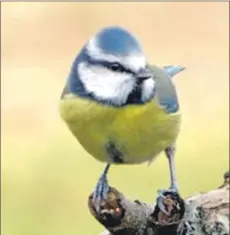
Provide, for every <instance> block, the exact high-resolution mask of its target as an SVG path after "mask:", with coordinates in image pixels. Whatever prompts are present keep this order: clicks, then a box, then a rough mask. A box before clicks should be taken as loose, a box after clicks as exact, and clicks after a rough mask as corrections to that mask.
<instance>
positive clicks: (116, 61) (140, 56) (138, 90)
mask: <svg viewBox="0 0 230 235" xmlns="http://www.w3.org/2000/svg"><path fill="white" fill-rule="evenodd" d="M183 69H184V67H182V66H165V67H163V68H159V67H157V66H153V65H149V64H148V63H147V61H146V57H145V55H144V53H143V50H142V48H141V46H140V44H139V42H138V41H137V39H136V38H135V37H134V36H133V35H132V34H130V33H129V32H128V31H127V30H125V29H123V28H121V27H107V28H104V29H102V30H101V31H99V32H98V33H97V34H96V35H95V36H93V37H91V38H90V39H89V40H88V42H87V43H86V44H85V45H84V46H83V48H82V50H81V51H80V52H79V54H78V55H77V56H76V58H75V60H74V62H73V64H72V68H71V70H70V73H69V76H68V78H67V82H66V85H65V87H64V89H63V92H62V95H61V99H60V115H61V117H62V119H63V120H64V121H65V123H66V124H67V126H68V128H69V130H70V131H71V132H72V133H73V135H74V136H75V137H76V138H77V140H78V141H79V143H80V144H81V145H82V146H83V148H84V149H85V150H86V151H87V152H88V153H89V154H90V155H92V156H93V157H94V158H96V159H98V160H99V161H101V162H106V163H107V165H106V167H105V169H104V171H103V173H102V175H101V177H100V179H99V181H98V183H97V186H96V189H95V190H94V193H93V201H94V203H95V205H96V207H97V208H96V209H97V210H99V209H100V202H101V201H102V200H105V199H106V197H107V194H108V190H109V186H108V181H107V173H108V170H109V167H110V165H111V164H140V163H143V162H146V161H152V160H153V159H155V158H156V156H157V155H159V153H161V152H162V151H164V152H165V154H166V156H167V157H168V160H169V167H170V176H171V187H170V188H171V189H172V190H177V184H176V177H175V167H174V152H175V150H174V145H175V142H176V139H177V136H178V134H179V130H180V112H179V104H178V99H177V94H176V90H175V87H174V85H173V83H172V77H173V76H174V75H176V74H178V73H179V72H180V71H182V70H183Z"/></svg>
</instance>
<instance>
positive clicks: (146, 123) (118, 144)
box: [61, 99, 179, 163]
mask: <svg viewBox="0 0 230 235" xmlns="http://www.w3.org/2000/svg"><path fill="white" fill-rule="evenodd" d="M61 115H62V118H63V119H64V120H65V122H66V123H67V125H68V126H69V129H70V130H71V132H72V133H73V134H74V135H75V136H76V138H77V139H78V140H79V142H80V143H81V144H82V146H83V147H84V148H85V149H86V150H87V151H88V152H89V153H90V154H92V155H93V156H94V157H96V158H97V159H99V160H101V161H107V160H108V155H112V157H113V158H114V159H113V160H114V161H116V162H122V161H124V162H128V163H138V162H144V161H146V160H149V158H150V157H151V156H153V155H156V154H158V153H159V152H160V151H161V150H163V149H164V148H165V147H166V146H167V145H168V144H171V143H172V142H173V141H174V140H175V138H176V136H177V134H178V127H179V126H178V125H179V123H178V121H177V119H176V118H175V117H174V118H172V117H170V116H169V115H166V113H164V112H163V110H161V109H159V108H158V107H157V105H156V104H154V102H150V103H148V104H146V105H132V106H126V107H123V108H115V107H108V106H104V105H98V104H96V103H94V102H89V101H85V100H81V99H69V100H65V102H62V103H61Z"/></svg>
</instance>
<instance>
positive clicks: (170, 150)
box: [165, 146, 178, 192]
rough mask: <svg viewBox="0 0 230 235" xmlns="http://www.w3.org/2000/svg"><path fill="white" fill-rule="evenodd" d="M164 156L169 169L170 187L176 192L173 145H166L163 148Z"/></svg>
mask: <svg viewBox="0 0 230 235" xmlns="http://www.w3.org/2000/svg"><path fill="white" fill-rule="evenodd" d="M165 154H166V157H167V158H168V161H169V171H170V188H169V189H171V190H172V191H175V192H177V191H178V187H177V180H176V168H175V161H174V160H175V147H174V146H172V147H168V148H166V149H165Z"/></svg>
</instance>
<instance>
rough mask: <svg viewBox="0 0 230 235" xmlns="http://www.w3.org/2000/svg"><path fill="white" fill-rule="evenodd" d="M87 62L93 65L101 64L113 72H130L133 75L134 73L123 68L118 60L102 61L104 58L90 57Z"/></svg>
mask: <svg viewBox="0 0 230 235" xmlns="http://www.w3.org/2000/svg"><path fill="white" fill-rule="evenodd" d="M88 62H89V63H90V64H93V65H100V66H103V67H105V68H108V69H109V70H111V71H114V72H122V73H130V74H133V75H135V73H134V72H133V71H131V70H130V69H127V68H125V67H124V66H122V65H121V64H119V63H118V62H108V61H104V60H92V59H90V58H88ZM115 67H116V68H115Z"/></svg>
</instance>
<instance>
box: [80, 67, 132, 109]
mask: <svg viewBox="0 0 230 235" xmlns="http://www.w3.org/2000/svg"><path fill="white" fill-rule="evenodd" d="M78 72H79V77H80V79H81V81H82V82H83V84H84V87H85V89H86V90H87V91H88V92H90V93H93V94H94V95H95V97H97V99H99V100H100V99H102V100H108V101H110V102H113V103H114V104H116V105H122V104H124V103H125V102H126V101H127V99H128V96H129V94H130V93H131V91H132V90H133V88H134V86H135V80H134V79H133V78H132V76H130V75H129V74H121V73H115V72H112V71H110V70H108V69H106V68H103V67H99V66H90V67H89V66H87V65H86V64H85V63H81V64H79V66H78Z"/></svg>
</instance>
